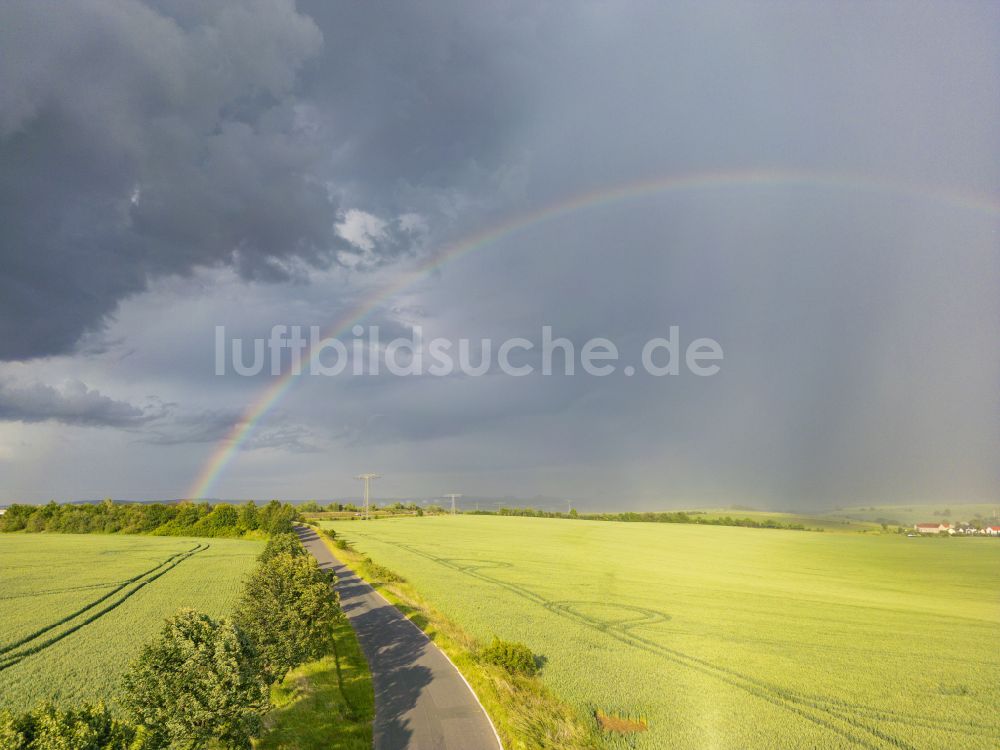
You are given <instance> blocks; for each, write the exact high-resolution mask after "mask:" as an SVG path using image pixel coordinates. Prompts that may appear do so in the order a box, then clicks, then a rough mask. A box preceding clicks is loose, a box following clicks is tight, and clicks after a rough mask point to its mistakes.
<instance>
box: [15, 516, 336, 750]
mask: <svg viewBox="0 0 1000 750" xmlns="http://www.w3.org/2000/svg"><path fill="white" fill-rule="evenodd" d="M332 583H333V575H332V574H330V573H326V572H324V571H323V570H321V569H320V567H319V566H318V565H317V564H316V561H315V559H313V557H312V556H311V555H309V554H308V553H307V552H306V550H305V549H304V548H303V546H302V544H301V543H300V542H299V540H298V539H297V538H296V537H295V535H294V534H292V533H283V534H276V535H274V536H272V537H271V539H270V541H269V542H268V544H267V547H266V548H265V549H264V552H263V553H262V554H261V556H260V558H259V560H258V565H257V566H256V568H255V569H254V571H253V573H252V574H251V575H250V577H249V579H248V580H247V582H246V584H245V587H244V590H243V593H242V596H241V598H240V601H239V604H238V605H237V607H236V610H235V612H234V613H233V616H232V617H231V618H229V619H222V620H217V619H214V618H212V617H210V616H209V615H206V614H204V613H202V612H197V611H195V610H191V609H186V610H181V611H180V612H178V613H177V614H176V615H174V616H173V617H171V618H169V619H168V620H167V621H166V622H165V623H164V626H163V629H162V631H161V632H160V635H159V636H158V637H157V638H156V639H155V640H154V641H153V642H151V643H149V644H147V645H146V646H145V647H144V648H143V650H142V652H141V654H140V655H139V657H138V659H136V661H135V662H134V663H133V665H132V667H131V668H130V670H129V672H128V673H127V674H126V675H125V678H124V681H123V691H122V692H123V698H122V708H123V709H124V711H125V716H126V718H125V719H118V718H115V717H114V716H113V715H112V714H111V713H110V712H109V711H108V710H107V709H106V708H105V707H104V706H97V707H90V706H83V707H79V708H73V709H60V708H57V707H55V706H51V705H50V706H45V707H43V708H41V709H39V710H37V711H33V712H30V713H27V714H22V715H19V716H17V715H13V714H11V713H9V712H0V747H2V748H4V750H8V749H9V750H57V749H58V750H62V749H63V748H65V749H66V750H69V749H72V750H91V749H93V750H98V749H99V748H100V749H101V750H107V749H110V750H163V749H165V748H169V749H170V750H197V749H198V748H204V747H207V746H210V745H211V746H212V747H223V748H234V749H235V748H240V749H241V750H243V749H245V748H250V747H251V737H254V736H257V735H259V734H260V731H261V728H262V720H263V717H264V714H265V713H266V712H267V711H268V710H269V708H270V702H269V697H270V686H271V685H272V684H274V683H275V682H280V681H281V680H283V679H284V678H285V676H286V675H287V674H288V672H289V671H290V670H292V669H294V668H295V667H297V666H299V665H301V664H303V663H305V662H308V661H312V660H314V659H317V658H319V657H321V656H323V655H324V654H327V653H329V652H330V651H331V650H332V648H333V638H334V627H335V625H336V624H337V622H338V620H339V618H340V617H342V614H341V611H340V606H339V602H338V600H337V595H336V593H335V592H334V591H333V588H332Z"/></svg>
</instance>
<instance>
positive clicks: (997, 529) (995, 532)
mask: <svg viewBox="0 0 1000 750" xmlns="http://www.w3.org/2000/svg"><path fill="white" fill-rule="evenodd" d="M983 533H984V534H986V536H1000V526H984V527H983Z"/></svg>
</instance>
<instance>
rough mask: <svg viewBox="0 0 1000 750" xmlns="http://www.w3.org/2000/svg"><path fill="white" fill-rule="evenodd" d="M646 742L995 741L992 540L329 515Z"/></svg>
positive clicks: (615, 741) (459, 616) (620, 743)
mask: <svg viewBox="0 0 1000 750" xmlns="http://www.w3.org/2000/svg"><path fill="white" fill-rule="evenodd" d="M324 526H327V527H333V528H335V529H336V530H337V533H338V534H339V535H341V536H342V537H343V538H345V539H347V540H350V541H352V542H353V543H354V545H355V547H356V548H357V549H358V551H359V552H362V553H365V554H369V555H371V557H372V558H373V559H374V560H375V561H377V562H379V563H382V564H384V565H386V566H388V567H390V568H393V569H395V570H396V571H397V572H399V573H401V574H403V575H404V576H406V578H407V579H408V580H409V581H410V582H411V583H412V584H413V585H414V586H415V587H416V588H417V589H418V590H419V591H420V592H421V593H422V594H423V595H424V596H425V597H426V598H427V600H428V601H429V603H430V604H432V605H433V606H435V607H436V608H437V609H439V610H440V611H442V612H443V613H444V614H445V615H446V616H448V617H450V618H452V619H454V620H455V621H456V622H458V623H459V624H461V625H463V626H464V627H465V628H466V629H467V630H468V631H469V632H471V633H472V634H473V635H474V636H476V637H477V638H480V639H482V640H484V641H488V640H489V639H490V638H491V637H492V636H493V635H497V636H500V637H501V638H506V639H512V640H519V641H523V642H525V643H526V644H528V645H529V646H530V647H531V648H532V649H533V650H534V651H535V652H536V653H537V654H539V655H541V656H542V657H544V667H543V670H542V675H543V679H544V681H545V682H546V684H548V685H549V686H550V687H551V688H552V689H553V690H554V691H555V692H556V693H557V694H558V695H560V696H562V697H563V698H565V699H566V700H567V701H569V702H570V703H572V704H573V705H574V706H576V707H577V708H578V709H579V710H580V712H581V714H582V715H586V716H588V717H589V716H592V715H593V712H595V711H598V710H600V711H603V712H606V713H610V714H617V715H620V716H623V717H632V718H639V719H645V720H647V721H648V725H649V730H648V731H647V732H645V733H639V734H632V735H605V741H606V744H607V745H608V746H609V747H638V748H684V749H688V748H817V747H822V748H873V749H874V748H890V747H892V748H996V747H998V746H1000V727H998V725H997V722H996V717H997V715H998V714H1000V650H998V649H997V644H998V643H1000V604H998V602H1000V542H998V540H993V539H911V538H907V537H905V536H898V535H862V534H829V533H815V532H803V531H780V530H760V529H743V528H726V527H705V526H694V525H681V524H643V523H614V522H590V521H576V522H574V521H568V520H549V519H534V518H503V517H491V516H459V517H447V516H445V517H425V518H400V519H383V520H378V521H373V522H368V523H364V522H360V521H353V522H332V523H325V524H324Z"/></svg>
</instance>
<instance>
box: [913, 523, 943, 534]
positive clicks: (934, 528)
mask: <svg viewBox="0 0 1000 750" xmlns="http://www.w3.org/2000/svg"><path fill="white" fill-rule="evenodd" d="M913 528H914V529H915V530H916V531H918V532H920V533H921V534H937V533H939V532H941V531H948V532H951V524H950V523H918V524H917V525H916V526H914V527H913Z"/></svg>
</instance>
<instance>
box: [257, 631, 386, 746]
mask: <svg viewBox="0 0 1000 750" xmlns="http://www.w3.org/2000/svg"><path fill="white" fill-rule="evenodd" d="M271 702H272V703H273V704H274V708H273V709H272V710H271V712H270V713H269V714H268V715H267V717H266V718H265V720H264V725H265V727H266V731H265V734H264V736H263V737H262V738H261V739H259V740H256V741H254V748H255V750H371V746H372V720H373V719H374V716H375V696H374V692H373V690H372V678H371V673H370V672H369V671H368V663H367V662H366V661H365V657H364V654H363V653H362V651H361V646H360V645H359V644H358V640H357V638H356V637H355V636H354V630H353V629H352V628H351V625H350V623H349V622H348V621H347V619H346V618H344V620H343V621H342V622H341V623H340V624H339V625H338V626H337V628H336V648H335V653H333V654H330V655H329V656H326V657H324V658H322V659H319V660H318V661H314V662H310V663H309V664H305V665H303V666H301V667H299V668H298V669H296V670H294V671H292V672H291V673H290V674H289V675H288V676H287V677H286V678H285V680H284V681H283V682H282V683H281V684H280V685H276V686H274V687H273V688H272V689H271Z"/></svg>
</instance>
